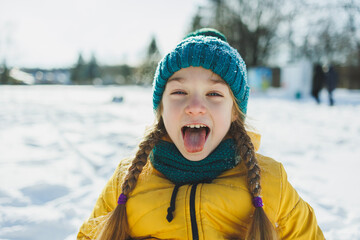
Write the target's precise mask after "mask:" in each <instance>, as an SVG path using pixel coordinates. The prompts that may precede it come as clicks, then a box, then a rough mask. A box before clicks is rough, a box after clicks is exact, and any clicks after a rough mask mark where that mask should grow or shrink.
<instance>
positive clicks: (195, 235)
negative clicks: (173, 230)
mask: <svg viewBox="0 0 360 240" xmlns="http://www.w3.org/2000/svg"><path fill="white" fill-rule="evenodd" d="M196 187H197V183H196V184H194V185H192V187H191V192H190V219H191V230H192V236H193V240H199V231H198V226H197V223H196V211H195V193H196Z"/></svg>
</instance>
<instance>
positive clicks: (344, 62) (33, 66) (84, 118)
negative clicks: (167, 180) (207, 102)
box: [0, 0, 360, 240]
mask: <svg viewBox="0 0 360 240" xmlns="http://www.w3.org/2000/svg"><path fill="white" fill-rule="evenodd" d="M201 27H213V28H216V29H218V30H220V31H221V32H223V33H224V34H225V36H226V37H227V40H228V42H229V43H230V44H231V45H232V46H234V47H235V48H237V50H238V51H239V53H240V54H241V56H242V57H243V58H244V60H245V62H246V64H247V68H248V78H249V84H250V86H251V93H250V95H251V96H250V100H249V107H248V116H247V119H246V120H247V121H248V124H249V125H250V126H251V127H254V128H256V129H257V130H258V131H259V132H260V133H261V134H262V140H261V141H262V145H261V148H260V150H259V151H260V153H261V154H264V155H267V156H270V157H273V158H274V159H276V160H277V161H280V162H282V163H283V165H284V167H285V169H286V171H287V173H288V179H289V181H290V182H291V183H292V184H293V186H294V187H295V188H296V189H297V191H298V192H299V194H300V195H301V197H302V198H304V199H305V200H306V201H307V202H309V203H310V205H311V206H312V207H313V208H314V211H315V213H316V216H317V219H318V223H319V226H320V227H321V229H322V230H323V232H324V234H325V236H326V239H330V240H331V239H336V240H337V239H341V240H347V239H349V240H350V239H351V240H353V239H360V217H359V216H360V205H359V204H358V202H359V199H360V191H358V190H356V189H358V186H359V183H360V174H358V172H359V171H358V169H359V167H360V162H359V159H360V148H359V143H360V0H287V1H286V0H261V1H260V0H251V1H245V0H182V1H173V0H152V1H146V0H138V1H130V0H102V1H100V0H61V1H60V0H53V1H47V0H0V239H16V240H24V239H26V240H29V239H34V240H43V239H44V240H45V239H46V240H47V239H53V240H57V239H59V240H61V239H66V240H70V239H75V238H76V234H77V232H78V230H79V228H80V226H81V224H82V223H83V222H84V220H85V219H86V218H87V217H88V216H89V215H90V213H91V210H92V209H93V207H94V204H95V201H96V199H97V198H98V196H99V194H100V192H101V189H102V188H103V186H104V185H105V183H106V182H107V180H108V179H109V177H110V176H111V175H112V174H113V171H114V169H115V167H116V166H117V164H118V163H119V161H120V160H121V159H123V158H124V157H128V156H131V155H132V154H133V153H134V151H135V149H136V147H137V145H138V143H139V141H140V140H141V137H142V136H143V133H144V130H145V128H146V126H149V125H150V124H152V122H153V112H152V95H151V84H152V78H153V74H154V71H155V68H156V66H157V63H158V61H159V60H160V59H161V58H162V57H163V56H164V55H165V54H166V53H167V52H169V51H170V50H171V49H172V48H174V47H175V46H176V44H177V43H178V42H179V41H180V40H181V39H183V38H184V36H186V34H188V33H189V32H191V31H193V30H195V29H198V28H201ZM164 214H165V213H164Z"/></svg>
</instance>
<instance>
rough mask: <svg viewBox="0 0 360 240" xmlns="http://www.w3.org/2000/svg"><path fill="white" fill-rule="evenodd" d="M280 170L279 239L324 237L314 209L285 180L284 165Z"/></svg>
mask: <svg viewBox="0 0 360 240" xmlns="http://www.w3.org/2000/svg"><path fill="white" fill-rule="evenodd" d="M280 172H281V196H280V205H279V213H278V221H277V229H278V231H279V234H280V238H281V239H304V240H305V239H306V240H307V239H316V240H317V239H321V240H323V239H324V235H323V233H322V231H321V229H320V228H319V226H318V224H317V221H316V217H315V213H314V210H313V209H312V208H311V207H310V205H309V204H308V203H306V202H305V201H304V200H303V199H302V198H301V197H300V196H299V195H298V193H297V192H296V190H295V189H294V188H293V187H292V186H291V184H290V183H289V182H288V180H287V175H286V172H285V170H284V167H283V166H282V165H281V166H280Z"/></svg>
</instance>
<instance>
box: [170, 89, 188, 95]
mask: <svg viewBox="0 0 360 240" xmlns="http://www.w3.org/2000/svg"><path fill="white" fill-rule="evenodd" d="M171 95H186V92H184V91H180V90H177V91H174V92H172V93H171Z"/></svg>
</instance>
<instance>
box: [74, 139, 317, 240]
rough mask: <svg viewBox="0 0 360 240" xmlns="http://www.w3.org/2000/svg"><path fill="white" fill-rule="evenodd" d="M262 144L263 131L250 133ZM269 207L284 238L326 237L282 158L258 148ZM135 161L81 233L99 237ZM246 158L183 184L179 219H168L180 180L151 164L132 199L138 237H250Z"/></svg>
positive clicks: (122, 168) (119, 172)
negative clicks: (208, 177) (209, 179)
mask: <svg viewBox="0 0 360 240" xmlns="http://www.w3.org/2000/svg"><path fill="white" fill-rule="evenodd" d="M249 134H250V136H251V138H252V141H253V143H254V145H255V148H256V149H257V148H258V147H259V142H260V136H259V135H257V134H254V133H251V132H250V133H249ZM256 156H257V159H258V161H259V165H260V168H261V170H262V172H261V187H262V198H263V202H264V207H263V208H264V210H265V212H266V214H267V216H268V218H269V219H270V221H271V222H272V223H273V225H274V226H275V227H276V229H277V231H278V233H279V236H280V238H281V239H306V240H310V239H324V236H323V234H322V232H321V230H320V228H319V227H318V225H317V222H316V218H315V214H314V211H313V209H312V208H311V207H310V206H309V205H308V204H307V203H306V202H305V201H304V200H302V199H301V198H300V197H299V195H298V194H297V192H296V191H295V190H294V188H293V187H292V186H291V185H290V183H289V182H288V180H287V176H286V172H285V170H284V168H283V166H282V164H281V163H278V162H276V161H275V160H273V159H271V158H268V157H265V156H262V155H260V154H257V155H256ZM128 166H129V161H128V160H124V161H122V162H121V163H120V164H119V166H118V168H117V169H116V171H115V173H114V175H113V176H112V178H111V179H110V180H109V182H108V183H107V185H106V186H105V188H104V190H103V191H102V193H101V194H100V197H99V199H98V200H97V202H96V205H95V208H94V210H93V212H92V214H91V216H90V218H89V219H88V220H87V221H85V223H84V224H83V225H82V227H81V228H80V232H79V233H78V236H77V239H95V238H96V235H97V226H98V225H99V223H100V222H102V220H103V219H104V216H105V215H106V214H107V213H109V212H110V211H112V210H113V209H114V208H115V207H116V205H117V199H118V197H119V195H120V193H121V183H122V179H123V177H124V175H125V172H126V170H127V168H128ZM246 177H247V172H246V168H245V166H244V163H240V164H239V165H238V166H236V167H235V168H233V169H231V170H228V171H225V172H224V173H222V174H221V175H220V176H218V177H217V178H216V179H214V180H213V181H212V182H211V183H199V184H197V185H183V186H181V187H180V188H179V190H178V194H177V196H176V202H175V211H174V219H173V220H172V221H171V222H170V223H169V222H168V221H167V219H166V215H167V209H168V207H169V206H170V199H171V195H172V192H173V189H174V184H173V183H172V182H170V181H169V180H167V179H166V178H165V177H164V176H163V175H162V174H161V173H160V172H158V171H157V170H156V169H154V168H153V167H152V166H151V164H148V165H147V166H146V167H145V170H143V172H142V174H141V175H140V177H139V180H138V183H137V185H136V187H135V189H134V191H133V192H132V193H131V194H130V196H129V199H128V201H127V203H126V208H127V215H128V222H129V226H130V231H131V236H132V237H148V239H151V238H157V239H200V240H203V239H206V240H211V239H217V240H219V239H239V238H240V239H244V237H245V234H246V231H247V227H248V224H249V222H250V216H251V215H252V214H253V212H254V207H253V205H252V203H251V195H250V193H249V191H248V189H247V184H246V181H247V180H246Z"/></svg>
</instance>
